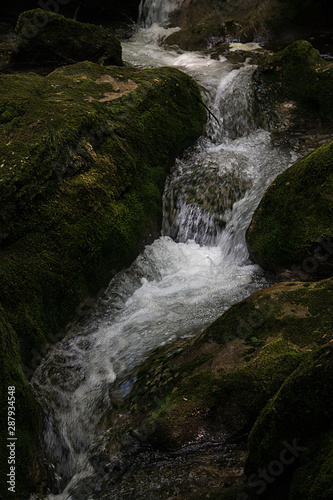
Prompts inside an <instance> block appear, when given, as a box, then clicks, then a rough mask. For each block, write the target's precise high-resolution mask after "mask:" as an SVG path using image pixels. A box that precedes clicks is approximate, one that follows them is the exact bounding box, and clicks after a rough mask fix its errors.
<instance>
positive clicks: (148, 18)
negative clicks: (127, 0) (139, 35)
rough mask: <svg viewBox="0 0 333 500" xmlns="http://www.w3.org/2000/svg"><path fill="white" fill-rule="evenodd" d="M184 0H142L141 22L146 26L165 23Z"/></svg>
mask: <svg viewBox="0 0 333 500" xmlns="http://www.w3.org/2000/svg"><path fill="white" fill-rule="evenodd" d="M182 2H183V0H163V1H160V0H141V2H140V5H139V23H140V24H144V25H145V26H146V27H149V26H151V25H152V24H159V25H161V24H163V23H164V22H165V21H167V20H168V19H169V16H170V14H171V12H173V11H174V10H175V9H176V8H177V7H179V5H180V4H181V3H182Z"/></svg>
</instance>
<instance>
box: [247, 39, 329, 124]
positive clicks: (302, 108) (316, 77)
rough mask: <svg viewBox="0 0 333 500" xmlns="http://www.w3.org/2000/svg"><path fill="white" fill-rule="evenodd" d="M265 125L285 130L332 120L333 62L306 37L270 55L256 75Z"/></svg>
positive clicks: (257, 95) (260, 107) (261, 112)
mask: <svg viewBox="0 0 333 500" xmlns="http://www.w3.org/2000/svg"><path fill="white" fill-rule="evenodd" d="M253 81H254V87H255V91H256V98H257V103H258V106H259V110H260V114H261V115H262V116H264V117H265V118H264V122H265V124H266V125H267V124H269V126H270V127H272V128H277V129H285V128H290V127H295V126H297V127H300V126H304V123H307V124H309V125H313V122H314V121H316V120H318V119H320V120H322V121H324V122H327V121H328V122H329V123H332V121H333V97H332V96H333V64H332V62H330V61H325V60H324V59H322V58H321V57H320V54H319V51H318V50H316V49H314V48H313V47H312V45H311V44H310V43H309V42H307V41H305V40H298V41H296V42H294V43H292V44H291V45H289V46H288V47H286V48H285V49H284V50H282V51H280V52H277V53H276V54H273V55H270V56H267V58H266V59H265V60H264V61H263V62H262V63H261V64H260V65H259V67H258V69H257V70H256V72H255V73H254V75H253Z"/></svg>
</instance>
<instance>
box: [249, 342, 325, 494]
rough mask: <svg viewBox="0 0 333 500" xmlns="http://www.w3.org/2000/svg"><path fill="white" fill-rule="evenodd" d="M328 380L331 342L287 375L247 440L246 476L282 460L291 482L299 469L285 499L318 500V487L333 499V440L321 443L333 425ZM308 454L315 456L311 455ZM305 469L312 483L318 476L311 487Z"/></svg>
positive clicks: (321, 492) (268, 468)
mask: <svg viewBox="0 0 333 500" xmlns="http://www.w3.org/2000/svg"><path fill="white" fill-rule="evenodd" d="M332 375H333V345H332V343H331V342H330V343H328V344H327V345H325V346H324V347H322V348H321V349H320V350H319V351H317V352H315V353H314V354H313V355H312V356H311V357H310V359H307V360H306V361H304V362H303V363H302V364H301V365H300V366H299V368H298V369H297V370H295V371H294V373H292V374H291V375H290V377H289V378H288V379H287V380H286V381H285V383H284V384H283V385H282V387H281V388H280V390H279V391H278V393H277V394H276V395H275V396H274V398H273V399H272V400H271V401H270V402H269V403H268V405H267V406H266V408H265V409H264V411H263V412H262V414H261V415H260V417H259V418H258V420H257V422H256V424H255V425H254V427H253V429H252V431H251V434H250V437H249V456H248V459H247V462H246V472H247V474H252V473H254V474H258V471H260V470H266V471H267V470H270V464H272V463H274V462H276V460H280V461H281V462H282V464H284V469H285V470H284V472H285V473H286V474H288V473H289V476H290V475H291V474H292V472H293V469H294V468H295V467H297V466H298V465H299V464H302V463H303V465H301V468H300V470H299V472H298V473H296V476H295V479H294V486H293V487H292V490H293V496H291V497H289V498H306V499H310V498H316V496H315V495H314V492H315V491H316V492H317V493H318V492H319V489H318V487H319V485H320V488H323V489H321V490H320V494H319V497H320V498H331V497H330V496H329V495H330V491H331V484H332V483H331V482H329V479H331V477H332V472H331V470H329V464H330V463H331V460H332V459H331V456H332V451H331V443H332V439H331V438H330V439H329V441H326V440H325V437H326V436H327V433H328V432H331V425H332V415H333V404H332V379H333V378H332ZM323 442H325V444H324V445H323ZM310 450H312V452H313V453H311V454H309V452H310ZM325 451H326V453H325ZM292 457H293V458H294V460H292ZM316 457H317V458H318V461H317V462H316ZM286 460H288V463H287V462H286ZM313 462H314V463H313ZM310 464H311V465H310ZM309 467H311V475H312V477H313V478H314V477H315V476H314V474H315V473H316V472H317V473H318V474H319V475H320V476H316V479H314V480H315V481H317V483H315V484H314V483H312V484H310V481H311V476H310V477H309V476H308V474H309ZM271 469H273V468H272V467H271ZM275 470H276V469H275ZM303 481H304V483H303V484H302V482H303ZM298 486H300V488H301V489H300V492H299V493H297V488H298ZM307 487H309V488H310V490H307V489H306V488H307ZM311 490H312V491H311ZM301 492H303V493H304V496H302V495H301ZM299 494H300V495H301V496H299ZM317 498H318V497H317Z"/></svg>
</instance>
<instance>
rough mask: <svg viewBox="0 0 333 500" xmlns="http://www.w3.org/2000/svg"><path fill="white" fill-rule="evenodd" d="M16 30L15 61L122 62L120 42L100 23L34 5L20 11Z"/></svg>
mask: <svg viewBox="0 0 333 500" xmlns="http://www.w3.org/2000/svg"><path fill="white" fill-rule="evenodd" d="M16 31H17V35H18V36H17V42H16V47H15V49H14V50H13V52H12V54H11V59H10V60H11V62H12V63H18V62H19V63H28V64H30V65H34V64H36V63H37V64H38V65H40V64H45V63H47V64H50V65H54V66H57V65H58V64H59V63H60V64H72V63H76V62H79V61H92V62H95V63H97V62H100V63H102V64H106V65H108V64H114V65H118V66H121V65H122V58H121V45H120V42H119V41H118V40H117V39H116V38H115V37H114V36H113V35H112V34H111V33H108V32H107V31H106V30H104V29H103V28H101V27H100V26H95V25H93V24H85V23H80V22H77V21H74V20H72V19H67V18H65V17H63V16H61V15H60V14H55V13H53V12H50V11H45V10H42V9H34V10H29V11H27V12H23V13H22V14H21V15H20V17H19V20H18V23H17V26H16Z"/></svg>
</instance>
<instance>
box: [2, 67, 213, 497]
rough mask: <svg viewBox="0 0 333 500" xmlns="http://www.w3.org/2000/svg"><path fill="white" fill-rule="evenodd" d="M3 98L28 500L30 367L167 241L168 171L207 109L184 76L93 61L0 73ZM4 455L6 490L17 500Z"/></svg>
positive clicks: (12, 309)
mask: <svg viewBox="0 0 333 500" xmlns="http://www.w3.org/2000/svg"><path fill="white" fill-rule="evenodd" d="M0 96H1V97H0V131H1V134H0V213H1V216H0V254H1V258H0V281H1V287H0V304H1V309H0V314H1V316H2V317H1V323H0V328H1V330H0V332H1V344H0V349H1V356H2V362H1V366H2V368H1V370H2V371H1V381H2V382H1V391H2V392H1V395H2V398H1V400H2V403H1V423H2V428H7V425H5V421H6V418H7V404H6V403H7V397H6V394H7V388H8V386H16V406H17V425H18V427H19V429H20V434H17V437H20V438H21V439H20V440H18V443H17V457H20V458H19V462H17V468H16V483H17V491H20V492H21V493H22V496H20V498H28V497H29V493H30V492H31V490H32V487H33V486H32V485H34V487H35V490H40V491H43V485H44V482H43V477H44V476H43V471H41V470H40V465H39V464H40V462H39V461H38V458H37V456H36V455H35V456H34V457H33V455H34V450H35V436H34V434H33V432H32V427H33V425H34V424H35V426H36V427H38V423H37V420H36V419H35V418H34V416H33V415H34V411H35V410H34V404H33V400H32V398H31V394H30V392H29V387H28V385H27V384H26V383H25V380H24V375H23V372H22V368H21V364H22V365H23V370H24V373H25V374H26V375H30V374H31V371H32V370H33V369H34V368H35V367H36V365H37V363H38V362H39V359H40V358H41V356H42V355H43V346H44V345H45V343H46V342H47V341H49V342H51V343H54V342H56V340H57V339H58V338H59V337H58V336H56V335H55V334H56V333H57V332H59V331H60V330H61V329H62V328H63V327H64V325H65V324H66V323H67V322H68V321H69V320H70V319H71V318H73V316H74V315H75V311H77V314H78V315H79V316H80V315H81V314H83V310H82V308H78V306H79V304H81V302H82V301H83V300H84V299H85V298H87V297H88V296H90V297H93V296H96V294H97V293H98V292H99V290H100V289H101V288H102V287H104V286H106V285H107V283H108V281H109V280H110V278H111V277H112V276H113V275H114V274H115V273H116V272H117V271H118V270H120V269H121V268H123V267H124V266H127V265H128V264H129V263H130V262H131V260H132V259H133V258H134V257H136V256H137V255H138V253H139V251H140V250H141V249H142V247H143V245H144V244H145V243H149V242H151V241H152V240H153V239H154V237H155V236H156V235H158V234H159V229H160V222H161V213H162V203H161V198H162V192H163V184H164V180H165V177H166V175H167V171H168V168H169V167H170V166H171V165H172V163H173V160H174V156H175V154H176V153H177V152H179V151H180V150H181V148H182V147H184V145H185V143H188V141H189V140H192V139H195V138H196V137H198V136H199V135H200V134H201V133H202V130H203V126H204V121H205V109H204V107H203V106H202V104H201V103H200V94H199V90H198V87H197V85H196V84H195V83H194V82H193V81H192V80H191V79H190V77H188V76H187V75H185V74H184V73H182V72H180V71H178V70H176V69H172V68H163V69H158V70H140V69H135V68H125V67H115V66H110V67H101V66H99V65H96V64H93V63H91V62H82V63H78V64H76V65H69V66H65V67H63V68H59V69H58V70H56V71H54V72H53V73H51V74H49V75H48V76H46V77H42V76H39V75H37V74H34V73H28V74H21V75H2V76H0ZM161 116H163V120H161ZM2 308H3V309H2ZM77 308H78V309H77ZM1 311H4V315H2V312H1ZM3 435H4V439H5V437H6V435H5V434H3ZM2 444H3V442H2ZM3 449H4V450H5V451H6V447H4V448H3ZM7 458H8V456H7V453H5V452H1V461H0V470H1V477H2V478H3V479H2V481H3V483H2V486H1V488H0V489H1V492H2V493H3V494H4V498H7V497H8V498H12V497H13V496H12V494H11V493H10V492H8V494H7V496H5V495H6V492H7V485H6V474H7V473H8V463H7ZM17 498H18V497H17Z"/></svg>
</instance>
